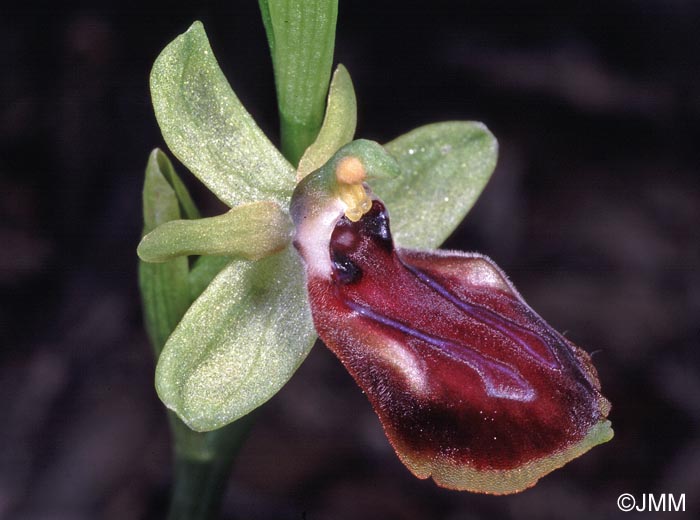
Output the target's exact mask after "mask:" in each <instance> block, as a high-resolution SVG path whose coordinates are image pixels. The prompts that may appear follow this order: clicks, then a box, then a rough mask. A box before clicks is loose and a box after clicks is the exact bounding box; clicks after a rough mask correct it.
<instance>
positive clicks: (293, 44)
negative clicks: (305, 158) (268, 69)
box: [259, 0, 338, 165]
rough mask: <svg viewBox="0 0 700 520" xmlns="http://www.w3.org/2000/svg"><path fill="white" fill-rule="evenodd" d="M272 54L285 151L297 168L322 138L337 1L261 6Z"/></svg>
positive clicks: (290, 0)
mask: <svg viewBox="0 0 700 520" xmlns="http://www.w3.org/2000/svg"><path fill="white" fill-rule="evenodd" d="M259 4H260V12H261V14H262V19H263V23H264V24H265V32H266V34H267V41H268V43H269V45H270V53H271V54H272V64H273V68H274V71H275V86H276V87H277V106H278V109H279V114H280V130H281V134H282V151H283V152H284V154H285V156H286V157H287V158H288V159H289V160H290V161H291V162H292V163H293V164H295V165H296V164H297V161H298V160H299V158H300V157H301V155H302V154H303V153H304V150H305V149H306V147H307V146H309V145H310V144H311V143H312V142H313V141H314V139H315V138H316V134H317V133H318V128H319V126H320V125H321V120H322V119H323V107H324V103H325V100H326V91H327V89H328V78H329V77H330V75H331V65H332V64H333V47H334V44H335V22H336V19H337V18H338V2H337V0H304V1H303V2H299V1H298V0H272V1H270V0H259Z"/></svg>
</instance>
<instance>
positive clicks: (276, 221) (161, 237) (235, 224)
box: [137, 201, 294, 262]
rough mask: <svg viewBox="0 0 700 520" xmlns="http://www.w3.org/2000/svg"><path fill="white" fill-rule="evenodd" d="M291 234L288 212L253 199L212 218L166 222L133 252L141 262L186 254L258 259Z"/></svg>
mask: <svg viewBox="0 0 700 520" xmlns="http://www.w3.org/2000/svg"><path fill="white" fill-rule="evenodd" d="M293 233H294V229H293V226H292V221H291V220H290V218H289V214H288V213H287V212H286V211H283V210H282V209H281V208H280V207H279V206H278V205H277V204H276V203H274V202H268V201H263V202H253V203H250V204H243V205H241V206H236V207H235V208H233V209H231V210H229V211H227V212H226V213H224V214H223V215H219V216H216V217H210V218H202V219H197V220H172V221H170V222H167V223H165V224H163V225H161V226H158V227H157V228H156V229H154V230H153V231H151V232H150V233H149V234H147V235H146V236H145V237H143V239H142V240H141V243H140V244H139V246H138V249H137V253H138V255H139V257H140V258H141V260H144V261H145V262H164V261H166V260H170V259H172V258H176V257H178V256H187V255H226V256H230V257H232V258H243V259H246V260H258V259H260V258H263V257H265V256H269V255H271V254H275V253H279V252H280V251H281V250H282V249H284V248H285V247H287V245H289V244H290V242H291V239H292V235H293Z"/></svg>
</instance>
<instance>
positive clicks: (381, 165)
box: [139, 2, 497, 431]
mask: <svg viewBox="0 0 700 520" xmlns="http://www.w3.org/2000/svg"><path fill="white" fill-rule="evenodd" d="M266 5H267V4H266V3H265V2H261V7H262V8H263V15H264V17H265V21H266V27H267V30H268V36H269V37H270V38H271V39H273V38H274V42H271V43H272V47H273V59H279V58H274V56H275V55H276V52H277V51H275V45H277V46H279V45H282V44H283V43H284V42H287V43H288V42H296V41H299V42H301V44H309V45H311V44H314V43H313V42H311V43H309V42H306V43H304V42H305V40H304V38H297V36H298V35H297V36H295V35H294V34H292V33H289V34H287V33H286V32H285V31H292V32H293V31H295V30H296V31H299V30H302V29H303V27H301V26H296V28H294V27H287V28H286V29H285V30H284V31H282V30H281V29H280V28H279V27H277V26H276V24H278V23H284V19H282V21H280V20H278V19H276V15H275V13H274V12H273V11H274V10H273V9H272V8H267V7H266ZM275 5H276V4H275ZM290 5H292V4H290ZM266 9H268V11H266ZM285 9H286V8H285ZM290 9H291V7H290ZM331 14H332V13H331ZM333 16H334V15H333ZM333 22H334V20H333ZM333 26H334V23H333ZM280 35H284V38H282V37H281V36H280ZM280 38H282V39H280ZM282 40H284V41H282ZM277 50H278V51H279V52H280V53H281V52H282V50H281V48H279V47H278V49H277ZM299 52H302V51H299ZM302 54H303V52H302ZM324 59H325V58H324ZM288 69H289V70H292V69H293V64H289V66H288ZM294 70H296V69H294ZM281 73H282V72H280V74H281ZM284 74H287V72H284ZM317 76H323V73H322V71H320V72H318V74H317ZM151 92H152V97H153V104H154V107H155V111H156V116H157V119H158V123H159V124H160V127H161V130H162V132H163V136H164V137H165V140H166V142H167V143H168V146H169V147H170V149H171V151H172V152H173V153H174V154H175V155H176V156H177V157H178V158H179V159H180V160H181V161H182V163H183V164H184V165H185V166H186V167H187V168H189V169H190V170H191V171H192V172H193V173H194V174H195V175H196V176H197V177H198V178H199V179H200V180H201V181H202V182H204V183H205V184H206V185H207V186H208V187H209V188H210V189H211V190H212V191H213V192H214V193H215V194H216V195H217V196H218V197H219V198H220V199H221V200H222V201H224V202H225V203H226V204H228V205H229V206H230V207H231V208H232V209H231V210H230V211H229V212H227V213H226V214H224V215H220V216H217V217H212V218H207V219H199V220H186V221H183V220H180V219H181V218H183V216H184V217H186V218H188V219H193V218H198V214H197V213H196V208H194V205H193V204H192V203H191V200H190V199H189V195H187V192H186V190H185V189H184V186H183V185H182V183H181V182H180V181H179V179H177V176H176V175H175V173H174V171H172V167H171V166H170V164H169V162H168V161H167V159H165V156H163V155H162V154H161V153H160V152H155V153H154V155H152V157H151V160H150V161H149V166H148V168H147V172H146V177H147V180H146V184H145V186H144V207H145V208H146V211H145V213H144V217H145V219H146V223H147V225H146V227H145V232H150V234H149V235H147V236H146V237H145V238H144V240H143V242H142V243H141V245H140V247H139V253H140V255H141V256H142V258H144V259H146V260H149V261H158V262H163V263H159V264H148V265H147V264H143V267H142V269H146V270H150V269H157V270H158V271H152V272H151V274H149V275H148V277H147V279H148V281H147V282H144V278H142V290H143V292H144V302H145V304H146V316H147V322H148V323H150V325H149V330H160V331H162V332H164V331H166V330H173V320H174V319H175V320H177V319H179V316H180V315H181V314H182V312H184V308H186V306H187V305H189V304H190V302H192V301H194V303H192V304H191V306H189V309H188V310H187V312H186V313H185V314H184V316H183V317H182V319H181V320H180V322H179V324H178V325H177V327H175V328H174V331H173V332H172V334H171V335H170V337H169V338H168V340H167V343H166V344H165V347H164V349H163V351H162V354H161V356H160V359H159V361H158V367H157V371H156V387H157V390H158V394H159V395H160V397H161V399H162V400H163V402H164V403H165V404H166V406H168V408H170V409H172V410H174V411H175V412H176V413H177V414H178V416H179V417H180V418H181V419H182V420H183V421H184V422H185V423H186V424H187V425H189V426H190V427H191V428H193V429H195V430H200V431H206V430H212V429H215V428H219V427H221V426H223V425H225V424H228V423H230V422H232V421H235V420H237V419H239V418H240V417H242V416H243V415H245V414H247V413H248V412H250V411H251V410H253V409H255V408H257V407H258V406H260V405H261V404H263V403H264V402H265V401H267V400H268V399H269V398H270V397H272V396H273V395H274V394H275V393H276V392H277V391H278V390H279V389H280V388H281V387H282V386H283V385H284V384H285V383H286V382H287V381H288V380H289V378H290V377H291V376H292V374H293V373H294V371H295V370H296V368H297V367H298V366H299V364H300V363H301V362H302V361H303V360H304V358H305V356H306V355H307V354H308V352H309V350H310V349H311V346H312V345H313V342H314V340H315V338H316V335H315V333H314V330H313V324H312V321H311V315H310V311H309V304H308V300H307V295H306V288H305V277H304V272H303V270H302V266H301V263H300V261H299V259H298V257H297V253H296V251H295V250H294V248H292V247H290V246H289V243H290V235H291V229H290V227H289V214H288V209H289V202H290V198H291V194H292V191H293V189H294V186H295V177H296V176H295V170H294V168H293V167H292V166H291V165H290V164H289V163H288V162H287V161H286V160H285V159H284V158H283V157H282V155H281V154H280V153H279V151H277V149H276V148H275V147H274V146H273V145H272V144H271V143H270V142H269V141H268V140H267V138H266V137H265V135H264V134H263V133H262V131H261V130H260V129H259V128H258V127H257V125H255V123H254V122H253V120H252V118H251V117H250V115H249V114H248V112H247V111H246V110H245V109H244V108H243V106H242V105H241V104H240V102H239V100H238V98H237V97H236V95H235V94H234V93H233V91H232V90H231V87H230V86H229V84H228V82H227V81H226V79H225V78H224V76H223V73H222V72H221V70H220V69H219V67H218V65H217V62H216V60H215V58H214V55H213V53H212V51H211V48H210V46H209V42H208V40H207V37H206V34H205V32H204V29H203V27H202V25H201V24H200V23H198V22H197V23H195V24H193V25H192V27H190V29H189V30H188V31H187V32H186V33H184V34H183V35H181V36H179V37H178V38H176V39H175V40H174V41H173V42H172V43H171V44H170V45H168V46H167V47H166V48H165V50H164V51H163V52H162V53H161V55H160V56H159V57H158V59H157V60H156V63H155V65H154V67H153V72H152V74H151ZM280 106H282V101H280ZM355 123H356V102H355V94H354V91H353V87H352V81H351V79H350V76H349V74H348V73H347V71H346V70H345V69H344V68H343V67H342V66H339V67H338V69H337V71H336V73H335V75H334V79H333V84H332V85H331V88H330V91H329V96H328V100H327V104H326V114H325V117H324V118H323V126H322V128H321V131H320V133H319V135H318V137H317V139H316V141H315V142H314V143H313V144H312V145H311V146H309V148H308V149H307V151H306V153H305V154H304V156H303V159H302V160H301V163H300V170H299V172H298V178H301V177H303V176H304V174H306V173H309V172H310V171H312V170H315V169H318V168H320V167H323V165H324V164H326V163H327V162H329V161H335V160H337V159H338V157H339V156H335V155H334V154H335V153H336V152H337V151H338V150H339V149H340V148H341V147H343V146H345V145H347V146H345V147H344V148H343V150H341V152H340V153H341V154H342V153H349V151H351V152H352V153H353V154H357V156H358V157H360V158H361V160H362V162H363V164H364V165H365V167H366V169H367V171H368V172H373V171H376V172H386V173H387V174H386V175H385V176H380V177H377V178H374V179H373V178H372V176H371V175H370V177H369V179H368V182H369V183H370V185H371V186H372V188H373V190H374V191H375V192H376V193H377V194H378V195H379V196H380V197H382V198H383V199H384V201H385V203H386V204H387V207H388V208H389V211H390V213H391V218H392V227H393V229H394V230H395V237H396V240H397V242H398V243H399V244H400V245H402V246H411V247H418V248H428V247H434V246H436V245H438V244H439V243H440V242H442V241H443V240H444V239H445V238H446V237H447V236H448V235H449V234H450V233H451V232H452V230H453V229H454V228H455V226H456V225H457V224H458V223H459V222H460V220H461V219H462V218H463V217H464V215H465V214H466V212H467V211H468V210H469V209H470V208H471V206H472V205H473V204H474V202H475V200H476V198H477V197H478V195H479V193H480V192H481V191H482V189H483V188H484V186H485V184H486V182H487V181H488V178H489V176H490V174H491V171H492V170H493V167H494V165H495V161H496V152H497V147H496V141H495V140H494V138H493V136H492V135H491V134H490V133H489V132H488V130H486V128H485V127H484V126H483V125H481V124H479V123H470V122H448V123H440V124H434V125H428V126H424V127H421V128H419V129H417V130H414V131H412V132H410V133H408V134H406V135H404V136H401V137H399V138H398V139H396V140H394V141H392V142H390V143H389V144H387V145H386V147H385V149H382V148H381V147H380V146H379V145H378V144H376V143H372V142H369V141H361V140H360V141H355V142H352V143H350V144H347V143H348V142H349V141H351V139H352V138H353V134H354V131H355ZM386 152H388V154H387V153H386ZM292 155H293V154H292ZM299 155H301V154H299ZM156 174H158V175H156ZM154 175H156V177H153V176H154ZM149 179H151V180H149ZM154 179H155V180H154ZM156 215H157V216H156ZM173 221H174V222H173ZM159 225H160V226H161V227H159V228H157V229H155V231H153V230H152V228H154V227H156V226H159ZM192 254H196V255H202V256H200V257H199V258H198V259H197V260H196V261H195V262H194V263H193V267H192V268H191V269H190V268H189V267H188V263H187V258H186V257H185V256H182V255H192ZM244 258H248V259H244ZM250 259H258V260H250ZM153 273H158V274H153ZM171 298H172V301H173V302H174V303H173V305H175V307H176V308H177V309H180V310H179V311H177V312H175V311H169V310H167V307H168V305H169V303H168V302H169V301H170V299H171ZM149 302H150V303H149ZM178 302H179V303H178ZM183 302H184V303H183ZM154 309H155V310H154ZM158 309H161V310H158ZM163 309H165V310H163ZM151 314H153V315H154V316H156V318H158V317H159V316H168V318H167V319H168V320H169V322H168V323H169V326H170V328H169V329H168V328H167V327H165V326H163V327H158V326H157V323H158V319H160V318H158V319H155V318H154V319H151V317H150V315H151ZM154 323H155V324H156V325H155V326H154V325H153V324H154ZM154 327H155V328H154ZM162 335H163V334H161V336H162ZM162 339H163V341H164V338H162Z"/></svg>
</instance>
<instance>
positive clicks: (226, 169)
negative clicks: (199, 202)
mask: <svg viewBox="0 0 700 520" xmlns="http://www.w3.org/2000/svg"><path fill="white" fill-rule="evenodd" d="M151 97H152V100H153V108H154V110H155V114H156V119H157V120H158V124H159V125H160V129H161V132H162V133H163V138H164V139H165V141H166V142H167V143H168V146H169V147H170V150H171V151H172V152H173V154H175V156H176V157H177V158H178V159H180V161H181V162H182V163H183V164H184V165H185V166H187V168H189V169H190V171H192V173H194V174H195V175H196V176H197V177H198V178H199V180H201V181H202V182H203V183H204V184H205V185H206V186H207V187H208V188H209V189H210V190H211V191H212V192H213V193H214V194H215V195H216V196H217V197H219V198H220V199H221V200H222V201H223V202H225V203H226V204H228V205H229V206H230V207H235V206H238V205H239V204H246V203H249V202H257V201H260V200H273V201H275V202H277V203H279V204H280V205H282V206H284V205H286V204H287V203H288V200H289V193H290V192H291V191H292V189H293V188H294V168H292V166H291V165H290V164H289V163H288V162H287V161H286V160H285V159H284V157H282V155H281V154H280V152H279V151H278V150H277V149H276V148H275V147H274V146H273V145H272V143H270V141H269V140H268V139H267V137H265V134H264V133H263V132H262V130H260V128H259V127H258V126H257V125H256V124H255V121H253V118H252V117H251V116H250V114H249V113H248V112H247V111H246V110H245V108H244V107H243V105H242V104H241V102H240V101H239V100H238V98H237V97H236V94H235V93H234V92H233V90H232V89H231V86H230V85H229V83H228V81H227V80H226V78H225V77H224V74H223V72H222V71H221V69H220V68H219V65H218V63H217V62H216V58H215V57H214V54H213V52H212V50H211V47H210V45H209V40H208V39H207V35H206V33H205V32H204V28H203V26H202V24H201V23H200V22H195V23H194V24H192V26H191V27H190V28H189V29H188V30H187V32H185V33H184V34H181V35H180V36H178V37H177V38H175V40H173V41H172V42H171V43H170V44H169V45H168V46H167V47H166V48H165V49H164V50H163V52H161V54H160V55H159V56H158V58H157V59H156V61H155V63H154V65H153V70H152V71H151Z"/></svg>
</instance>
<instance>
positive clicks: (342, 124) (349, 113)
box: [297, 65, 357, 180]
mask: <svg viewBox="0 0 700 520" xmlns="http://www.w3.org/2000/svg"><path fill="white" fill-rule="evenodd" d="M356 127H357V100H356V99H355V89H354V88H353V86H352V79H350V74H349V73H348V71H347V69H346V68H345V67H343V66H342V65H338V68H337V69H335V73H334V74H333V80H332V81H331V86H330V89H329V90H328V102H327V103H326V115H325V116H324V118H323V125H322V126H321V130H320V131H319V133H318V137H317V138H316V141H314V143H313V144H312V145H311V146H309V147H308V148H307V149H306V151H305V152H304V155H303V156H302V157H301V159H300V160H299V167H298V168H297V179H299V180H301V179H303V178H304V177H306V176H307V175H308V174H309V173H311V172H312V171H314V170H318V169H319V168H320V167H321V166H323V165H324V164H325V163H326V162H327V161H328V159H330V158H331V157H332V156H333V154H334V153H335V152H337V151H338V150H339V149H340V147H341V146H343V145H345V144H347V143H349V142H350V141H352V138H353V136H354V135H355V128H356Z"/></svg>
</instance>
